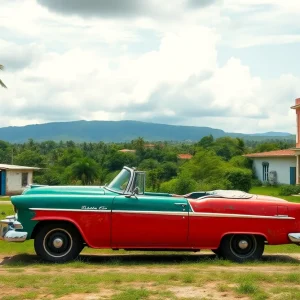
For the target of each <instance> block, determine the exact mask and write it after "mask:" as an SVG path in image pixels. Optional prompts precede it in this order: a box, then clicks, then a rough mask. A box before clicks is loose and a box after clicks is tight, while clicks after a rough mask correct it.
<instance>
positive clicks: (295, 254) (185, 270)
mask: <svg viewBox="0 0 300 300" xmlns="http://www.w3.org/2000/svg"><path fill="white" fill-rule="evenodd" d="M251 192H252V193H255V194H267V195H272V196H277V195H278V189H277V188H270V187H267V188H264V187H259V188H253V189H252V190H251ZM284 198H285V199H287V200H289V201H294V202H300V201H297V200H298V197H284ZM290 198H292V199H290ZM294 198H295V199H294ZM299 200H300V198H299ZM9 214H13V208H12V206H11V205H9V204H7V205H1V206H0V216H1V217H4V216H5V215H9ZM275 253H276V254H275ZM287 253H290V254H287ZM0 276H1V277H0V278H1V279H0V300H15V299H42V298H47V299H61V300H65V299H74V300H77V299H89V300H93V299H112V300H119V299H120V300H135V299H136V300H138V299H149V300H156V299H170V300H171V299H181V300H186V299H202V300H205V299H206V300H208V299H216V300H218V299H223V298H226V299H256V300H259V299H278V300H279V299H280V300H281V299H300V284H299V283H300V247H298V246H296V245H283V246H267V247H266V250H265V255H264V256H263V260H262V261H260V262H252V263H246V264H242V265H240V264H236V263H232V262H229V261H226V260H220V259H218V258H217V257H216V256H215V255H214V254H212V252H210V251H203V252H200V254H198V253H196V254H190V253H179V254H178V253H171V252H162V253H157V252H138V251H135V252H125V251H122V250H120V251H112V250H94V249H88V248H87V249H84V250H83V252H82V255H81V256H80V257H79V259H78V260H76V261H74V262H70V263H67V264H63V265H60V264H49V263H45V262H43V261H41V260H40V259H39V258H38V257H37V256H36V255H35V254H34V248H33V242H32V241H26V242H24V243H4V242H2V241H0Z"/></svg>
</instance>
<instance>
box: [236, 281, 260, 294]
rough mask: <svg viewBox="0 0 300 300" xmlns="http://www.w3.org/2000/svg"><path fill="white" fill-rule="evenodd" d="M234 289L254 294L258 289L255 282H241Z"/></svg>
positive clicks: (240, 292)
mask: <svg viewBox="0 0 300 300" xmlns="http://www.w3.org/2000/svg"><path fill="white" fill-rule="evenodd" d="M236 291H237V292H238V293H239V294H246V295H249V294H255V293H257V291H258V288H257V286H256V285H255V284H253V283H252V282H243V283H241V284H240V285H239V286H238V287H237V288H236Z"/></svg>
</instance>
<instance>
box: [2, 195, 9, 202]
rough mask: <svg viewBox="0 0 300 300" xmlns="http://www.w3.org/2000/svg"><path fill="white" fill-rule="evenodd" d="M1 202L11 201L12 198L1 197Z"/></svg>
mask: <svg viewBox="0 0 300 300" xmlns="http://www.w3.org/2000/svg"><path fill="white" fill-rule="evenodd" d="M0 201H10V197H8V196H2V197H0Z"/></svg>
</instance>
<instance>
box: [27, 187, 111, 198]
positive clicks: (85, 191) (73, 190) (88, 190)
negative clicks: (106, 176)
mask: <svg viewBox="0 0 300 300" xmlns="http://www.w3.org/2000/svg"><path fill="white" fill-rule="evenodd" d="M105 194H114V193H113V192H111V191H109V190H107V189H105V188H104V187H102V186H38V185H32V186H30V187H28V188H27V189H26V190H25V191H24V192H23V195H26V196H29V195H94V196H96V195H105Z"/></svg>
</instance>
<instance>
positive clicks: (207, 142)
mask: <svg viewBox="0 0 300 300" xmlns="http://www.w3.org/2000/svg"><path fill="white" fill-rule="evenodd" d="M213 143H214V137H213V136H212V135H208V136H204V137H203V138H202V139H201V140H200V141H199V142H198V143H197V146H200V147H203V148H210V147H211V146H212V145H213Z"/></svg>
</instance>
